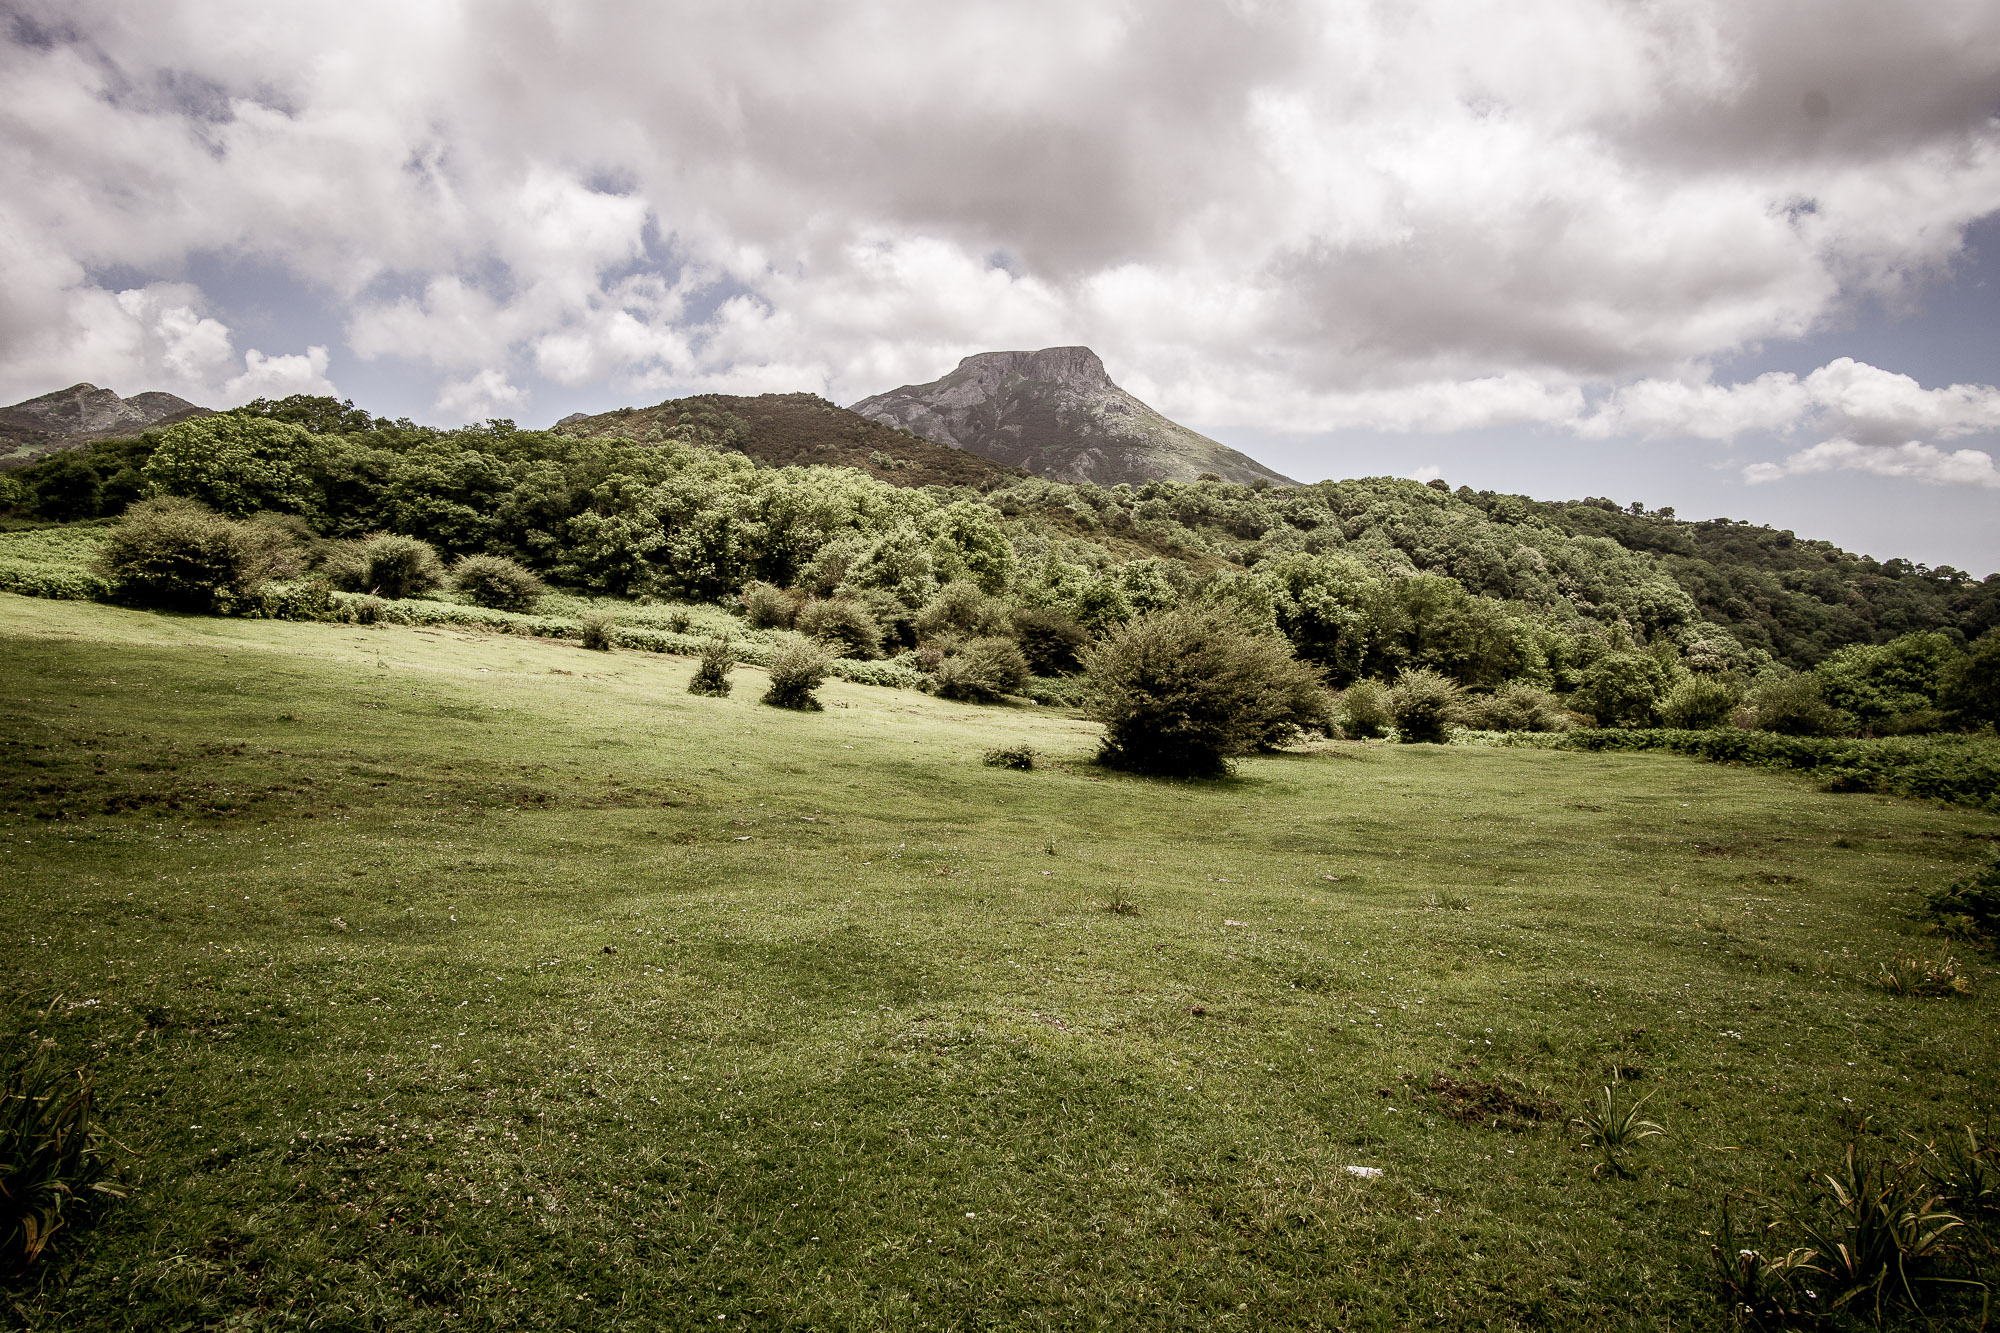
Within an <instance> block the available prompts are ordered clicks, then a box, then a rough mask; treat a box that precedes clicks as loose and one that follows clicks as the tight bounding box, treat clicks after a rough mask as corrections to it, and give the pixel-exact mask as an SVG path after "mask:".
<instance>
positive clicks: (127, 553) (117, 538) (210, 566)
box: [96, 498, 263, 611]
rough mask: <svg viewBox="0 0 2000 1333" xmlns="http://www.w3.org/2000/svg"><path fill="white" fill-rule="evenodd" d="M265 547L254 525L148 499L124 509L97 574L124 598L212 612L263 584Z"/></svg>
mask: <svg viewBox="0 0 2000 1333" xmlns="http://www.w3.org/2000/svg"><path fill="white" fill-rule="evenodd" d="M261 550H262V543H260V542H259V541H258V540H257V539H256V536H255V534H253V533H252V532H251V531H250V529H249V527H248V525H246V524H242V523H236V522H233V521H231V520H230V519H227V518H224V517H223V516H222V515H220V514H217V513H215V512H214V511H212V510H210V509H209V508H208V507H207V506H205V505H202V504H200V503H198V502H196V501H193V500H184V499H178V498H165V499H159V500H147V501H144V502H142V503H140V504H136V505H134V506H132V507H131V508H130V509H128V510H127V511H126V512H125V517H124V519H123V521H121V522H120V523H119V525H118V527H117V529H116V531H115V532H114V533H113V534H112V537H111V540H110V541H109V542H108V543H106V545H105V546H104V548H103V550H102V551H101V552H100V553H99V554H98V556H97V560H96V569H97V572H98V573H99V574H101V575H102V576H103V577H104V578H105V579H107V580H108V581H109V582H110V584H111V587H112V592H113V595H114V596H116V597H118V598H119V599H120V600H123V601H128V602H133V603H136V604H138V605H140V606H157V607H165V608H169V609H173V610H182V611H214V610H218V609H223V608H224V607H227V606H232V605H233V604H234V603H235V602H236V601H237V600H238V599H241V598H243V597H245V596H247V595H248V594H249V592H250V590H251V589H252V588H254V587H255V586H256V585H257V584H258V583H259V582H260V581H261V580H262V578H263V565H262V562H261V560H260V558H259V556H260V552H261Z"/></svg>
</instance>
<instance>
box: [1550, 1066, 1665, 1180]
mask: <svg viewBox="0 0 2000 1333" xmlns="http://www.w3.org/2000/svg"><path fill="white" fill-rule="evenodd" d="M1618 1086H1619V1085H1618V1084H1617V1083H1615V1082H1614V1083H1607V1084H1605V1085H1604V1089H1603V1092H1602V1094H1601V1095H1600V1096H1599V1097H1598V1099H1597V1104H1596V1105H1595V1106H1591V1107H1587V1108H1585V1109H1584V1111H1583V1112H1582V1113H1581V1114H1579V1115H1577V1116H1575V1117H1573V1118H1572V1119H1571V1120H1570V1122H1569V1123H1570V1128H1571V1129H1574V1130H1576V1131H1577V1132H1578V1133H1579V1134H1581V1135H1582V1136H1583V1141H1584V1143H1586V1144H1587V1145H1589V1146H1590V1147H1593V1148H1595V1149H1597V1151H1598V1152H1599V1153H1600V1154H1601V1155H1602V1156H1603V1158H1604V1160H1603V1161H1602V1162H1600V1163H1599V1164H1598V1165H1597V1166H1594V1167H1592V1168H1591V1171H1590V1173H1591V1174H1592V1175H1596V1174H1597V1173H1598V1171H1600V1170H1601V1169H1603V1168H1604V1167H1607V1166H1608V1167H1610V1168H1611V1169H1612V1170H1613V1171H1616V1172H1617V1173H1618V1174H1619V1175H1621V1176H1630V1175H1631V1174H1632V1171H1631V1168H1630V1167H1629V1166H1627V1165H1626V1159H1627V1158H1628V1157H1629V1156H1631V1154H1632V1153H1633V1151H1634V1150H1635V1149H1637V1148H1638V1147H1639V1145H1640V1144H1642V1143H1644V1142H1645V1141H1646V1140H1647V1139H1659V1138H1665V1137H1666V1135H1667V1131H1666V1129H1665V1127H1664V1126H1662V1125H1660V1124H1659V1123H1658V1122H1656V1121H1652V1120H1641V1119H1640V1118H1639V1111H1640V1108H1642V1107H1643V1106H1645V1104H1646V1103H1647V1102H1648V1101H1650V1100H1652V1096H1653V1094H1651V1093H1647V1094H1646V1095H1645V1096H1644V1097H1641V1098H1639V1099H1638V1100H1637V1101H1634V1102H1630V1103H1628V1104H1626V1105H1624V1106H1620V1105H1619V1104H1618Z"/></svg>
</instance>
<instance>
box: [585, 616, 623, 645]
mask: <svg viewBox="0 0 2000 1333" xmlns="http://www.w3.org/2000/svg"><path fill="white" fill-rule="evenodd" d="M576 631H577V633H576V637H577V642H579V643H581V644H582V645H583V646H584V647H586V648H593V649H596V650H597V651H598V652H601V653H608V652H610V651H611V650H612V649H613V648H616V647H617V646H618V622H617V621H615V620H613V619H612V618H611V617H610V616H608V615H606V614H605V613H604V612H602V611H589V612H585V613H584V614H583V615H581V616H578V617H577V620H576Z"/></svg>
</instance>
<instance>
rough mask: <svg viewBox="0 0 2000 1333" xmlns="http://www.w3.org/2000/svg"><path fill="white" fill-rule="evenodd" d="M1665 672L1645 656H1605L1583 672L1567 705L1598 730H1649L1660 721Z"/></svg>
mask: <svg viewBox="0 0 2000 1333" xmlns="http://www.w3.org/2000/svg"><path fill="white" fill-rule="evenodd" d="M1666 692H1667V671H1666V668H1665V667H1663V666H1661V665H1660V664H1659V662H1657V661H1656V660H1654V659H1653V658H1652V657H1650V656H1648V655H1647V654H1645V653H1606V654H1605V655H1604V656H1602V657H1600V658H1598V659H1597V660H1596V661H1595V662H1592V663H1591V664H1590V666H1589V667H1588V668H1586V669H1585V671H1584V673H1583V684H1582V685H1580V686H1578V687H1577V691H1576V693H1575V694H1574V695H1572V696H1571V697H1570V702H1571V703H1573V704H1575V705H1576V706H1577V707H1578V708H1580V709H1582V710H1583V711H1584V712H1586V713H1589V714H1590V715H1591V716H1593V717H1595V718H1596V719H1597V725H1598V726H1600V727H1650V726H1652V725H1653V723H1655V722H1656V721H1658V720H1659V714H1660V700H1661V699H1662V698H1663V697H1664V696H1665V695H1666Z"/></svg>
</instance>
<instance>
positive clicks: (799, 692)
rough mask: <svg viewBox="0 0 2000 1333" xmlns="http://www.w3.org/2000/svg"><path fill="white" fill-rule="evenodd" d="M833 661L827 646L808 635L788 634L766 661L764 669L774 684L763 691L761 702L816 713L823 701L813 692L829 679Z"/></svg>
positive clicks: (776, 706) (774, 706)
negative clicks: (824, 646)
mask: <svg viewBox="0 0 2000 1333" xmlns="http://www.w3.org/2000/svg"><path fill="white" fill-rule="evenodd" d="M831 660H832V659H831V658H830V657H829V656H828V654H827V651H826V649H825V648H822V647H821V646H820V645H819V644H817V643H815V642H813V641H812V640H811V639H809V638H807V637H806V636H805V635H803V634H790V633H788V634H785V635H784V636H783V637H782V638H780V639H779V640H778V642H777V644H776V646H775V647H773V648H772V650H771V654H770V656H769V657H767V658H766V659H765V661H764V669H765V670H766V671H768V672H769V673H770V675H771V686H770V688H769V689H767V690H765V691H764V697H763V699H762V700H761V702H763V703H767V704H769V705H770V706H771V707H773V708H792V709H797V710H798V711H800V712H808V713H817V712H818V711H820V702H819V696H818V695H816V694H815V693H814V691H815V690H817V689H818V688H819V686H820V682H821V681H823V680H825V679H826V672H827V666H828V664H829V663H830V662H831Z"/></svg>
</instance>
